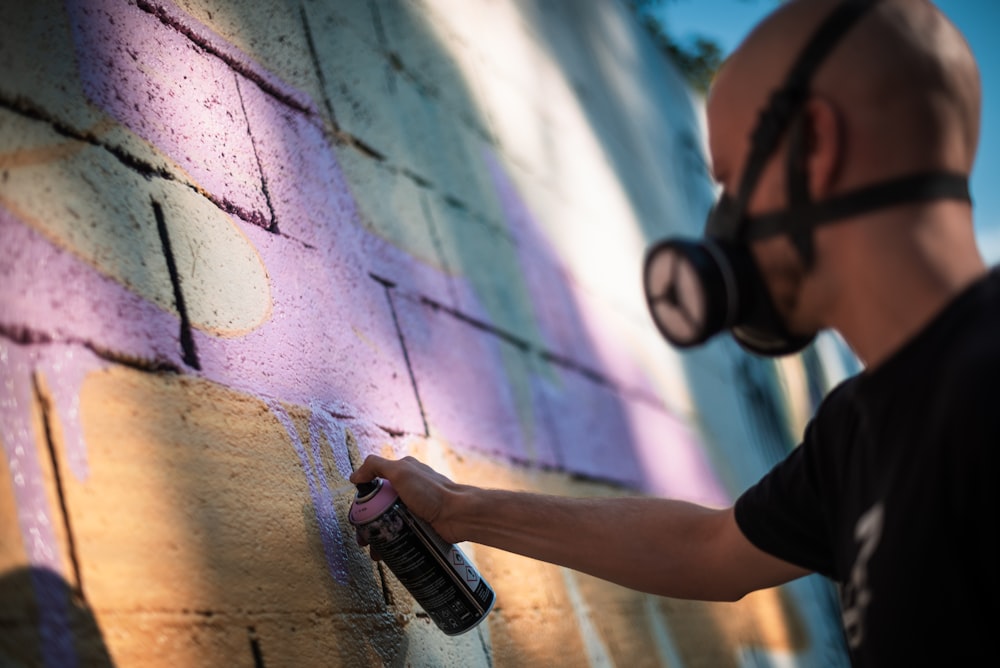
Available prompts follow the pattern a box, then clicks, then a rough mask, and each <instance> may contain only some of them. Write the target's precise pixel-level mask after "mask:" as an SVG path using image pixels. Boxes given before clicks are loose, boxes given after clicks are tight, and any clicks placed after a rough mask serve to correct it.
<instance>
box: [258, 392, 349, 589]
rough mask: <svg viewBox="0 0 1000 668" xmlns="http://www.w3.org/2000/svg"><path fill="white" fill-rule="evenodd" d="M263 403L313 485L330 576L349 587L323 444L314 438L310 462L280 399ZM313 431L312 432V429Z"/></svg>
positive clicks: (314, 502) (318, 523)
mask: <svg viewBox="0 0 1000 668" xmlns="http://www.w3.org/2000/svg"><path fill="white" fill-rule="evenodd" d="M263 401H264V403H266V404H267V407H268V408H269V409H270V410H271V413H273V414H274V416H275V417H276V418H277V419H278V421H279V422H280V423H281V424H282V426H283V427H284V428H285V431H287V432H288V437H289V438H290V439H291V441H292V447H294V448H295V453H296V454H297V455H298V456H299V462H301V464H302V470H303V471H305V474H306V483H307V484H308V485H309V494H310V496H311V497H312V502H313V509H314V510H315V512H316V523H317V525H318V526H319V535H320V540H321V541H322V543H323V553H324V554H325V556H326V563H327V567H328V568H329V570H330V575H331V576H333V579H334V580H336V581H337V582H338V583H340V584H342V585H346V584H347V583H348V582H349V581H350V577H349V576H348V573H347V565H346V564H347V552H346V550H345V549H344V536H343V534H342V533H341V531H340V522H339V520H338V519H337V510H336V508H335V507H334V505H333V494H332V492H331V491H330V487H329V485H328V484H327V480H326V474H325V473H324V472H323V466H322V460H321V459H320V458H319V441H318V439H313V438H310V440H311V441H312V443H311V446H312V450H313V459H310V457H309V453H307V452H306V449H305V447H304V446H303V445H302V441H301V439H300V438H299V431H298V429H296V428H295V423H294V422H293V421H292V418H291V417H290V416H289V415H288V412H287V411H286V410H285V408H284V407H283V406H282V405H281V404H280V403H279V402H278V401H277V400H276V399H266V398H265V399H263ZM310 431H312V429H311V428H310Z"/></svg>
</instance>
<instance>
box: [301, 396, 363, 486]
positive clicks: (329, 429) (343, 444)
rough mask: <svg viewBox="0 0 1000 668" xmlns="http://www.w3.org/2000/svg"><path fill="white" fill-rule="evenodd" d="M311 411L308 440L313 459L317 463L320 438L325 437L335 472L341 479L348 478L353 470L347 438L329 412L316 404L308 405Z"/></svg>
mask: <svg viewBox="0 0 1000 668" xmlns="http://www.w3.org/2000/svg"><path fill="white" fill-rule="evenodd" d="M309 410H310V411H311V413H310V415H309V440H310V442H311V443H312V444H313V457H315V458H316V461H319V442H320V436H321V435H322V436H326V442H327V443H328V444H329V445H330V452H332V453H333V461H334V462H335V463H336V464H337V471H338V472H339V473H340V475H341V477H344V478H349V477H350V476H351V473H352V472H353V471H354V468H353V467H352V466H351V459H350V456H349V455H348V454H347V437H346V435H345V434H344V429H343V428H342V427H341V426H340V425H339V424H337V423H336V422H335V421H334V420H333V418H332V417H330V413H329V411H327V410H326V408H324V407H323V405H322V404H320V403H318V402H313V403H311V404H310V405H309Z"/></svg>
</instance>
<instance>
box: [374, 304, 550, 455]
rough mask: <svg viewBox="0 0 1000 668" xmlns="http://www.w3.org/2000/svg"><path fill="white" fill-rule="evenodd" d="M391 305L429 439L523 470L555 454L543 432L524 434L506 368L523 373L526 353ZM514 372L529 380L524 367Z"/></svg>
mask: <svg viewBox="0 0 1000 668" xmlns="http://www.w3.org/2000/svg"><path fill="white" fill-rule="evenodd" d="M394 304H395V306H396V312H397V314H398V316H399V325H400V328H401V329H402V331H403V337H404V339H405V340H406V346H407V350H408V351H409V359H410V364H411V365H412V368H413V374H414V376H415V377H416V379H417V391H418V392H419V393H420V400H421V404H422V405H423V408H424V411H425V413H426V415H427V422H428V427H429V428H430V433H431V435H432V436H436V437H438V438H440V439H442V440H444V441H446V442H448V443H450V444H452V445H455V446H458V447H463V448H472V449H476V450H480V451H486V452H489V453H494V454H502V455H504V456H506V457H509V458H511V459H514V460H516V461H522V462H528V461H536V460H537V458H538V453H539V452H545V453H548V452H551V450H552V445H551V443H550V442H549V441H548V439H549V438H550V437H551V436H550V434H549V433H548V432H547V431H546V430H545V429H544V425H534V424H533V425H531V426H530V427H531V428H529V429H524V428H522V425H521V423H520V421H519V418H520V416H521V412H520V411H518V407H517V403H516V399H515V396H514V394H513V392H512V388H511V385H510V383H509V382H508V381H507V379H508V377H509V376H508V373H507V369H506V368H505V366H504V365H505V361H506V362H508V363H511V364H525V365H526V364H527V357H526V356H525V355H524V354H523V351H521V350H519V349H515V348H514V346H513V345H511V344H509V343H507V342H505V341H503V340H501V339H500V338H498V337H497V336H495V335H493V334H490V333H488V332H485V331H482V330H480V329H477V328H475V327H472V326H470V325H468V324H467V323H464V322H462V321H461V320H458V319H457V318H455V317H454V316H452V315H450V314H448V313H445V312H443V311H437V310H435V309H433V308H431V307H430V306H428V305H426V304H424V303H422V302H420V301H418V300H416V299H412V298H408V297H403V296H401V297H400V298H399V299H395V300H394ZM504 346H506V347H507V348H508V350H506V351H504V349H503V347H504ZM505 352H506V353H507V355H506V357H505V356H504V353H505ZM513 371H515V372H520V374H519V375H520V376H521V377H523V378H528V377H529V376H530V372H529V370H528V369H527V368H526V367H525V368H522V369H514V370H513ZM512 375H513V374H512ZM536 426H539V427H541V428H537V429H536V428H535V427H536Z"/></svg>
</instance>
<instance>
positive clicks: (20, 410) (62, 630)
mask: <svg viewBox="0 0 1000 668" xmlns="http://www.w3.org/2000/svg"><path fill="white" fill-rule="evenodd" d="M34 357H35V354H34V353H33V352H32V351H30V350H26V349H24V348H21V347H19V346H14V345H11V344H8V343H7V342H5V341H2V340H0V371H2V377H3V384H2V385H0V439H2V441H3V449H4V456H5V457H6V458H7V466H8V468H9V470H10V476H11V478H12V482H13V483H14V484H13V488H14V500H15V502H16V504H17V520H18V524H19V525H20V529H21V538H22V541H23V542H24V548H25V551H26V552H27V554H28V561H29V562H30V563H31V565H32V566H34V567H36V569H37V570H36V569H33V570H32V577H31V582H32V588H33V589H34V592H35V599H36V602H37V604H38V610H39V620H38V633H39V636H40V640H41V642H40V644H41V647H40V649H41V652H42V658H43V661H44V663H45V665H46V666H75V665H77V661H76V654H75V651H74V648H73V642H72V638H73V635H72V633H71V632H70V627H69V611H68V606H69V601H68V599H67V597H66V594H65V589H64V588H59V587H56V586H53V581H52V580H51V579H49V578H44V577H39V576H38V575H37V573H40V572H52V573H56V574H58V575H59V576H60V577H63V576H65V574H64V573H63V564H62V559H61V556H60V554H59V545H58V543H57V542H56V537H55V533H54V531H53V513H52V510H51V508H49V503H48V497H47V494H46V490H45V477H44V475H43V473H42V468H41V462H40V461H39V459H38V446H37V443H38V437H37V434H35V433H34V429H32V424H31V414H32V407H33V398H32V392H33V386H32V374H33V373H34V361H35V360H34ZM56 580H58V578H56Z"/></svg>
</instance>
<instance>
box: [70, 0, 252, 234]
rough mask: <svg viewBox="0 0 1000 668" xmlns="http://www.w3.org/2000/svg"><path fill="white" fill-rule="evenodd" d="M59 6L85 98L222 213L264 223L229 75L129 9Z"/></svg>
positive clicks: (114, 1)
mask: <svg viewBox="0 0 1000 668" xmlns="http://www.w3.org/2000/svg"><path fill="white" fill-rule="evenodd" d="M66 8H67V10H68V14H69V18H70V23H71V26H72V30H73V38H74V42H75V44H76V53H77V62H78V65H79V72H80V80H81V83H82V85H83V90H84V92H85V94H86V95H87V97H88V98H89V99H90V100H91V101H92V102H93V103H94V104H95V105H96V106H98V107H100V108H101V109H104V110H105V111H107V112H108V113H109V114H110V115H111V116H113V117H114V118H115V119H117V120H118V121H119V122H120V123H122V125H124V126H126V127H128V128H129V129H130V130H132V131H133V132H135V133H136V134H137V135H139V136H140V137H142V138H143V139H145V140H147V141H149V142H150V143H151V144H153V145H155V146H156V147H157V148H158V149H160V150H161V151H163V152H164V153H165V154H166V155H168V156H169V157H170V158H171V159H172V160H174V161H175V162H176V163H177V164H178V165H179V166H180V167H181V168H182V169H183V170H184V172H187V173H188V174H190V175H191V177H192V178H193V179H194V181H195V183H196V184H197V185H198V186H200V187H202V188H203V189H204V190H205V191H206V192H207V193H209V196H210V197H211V198H212V199H213V201H215V202H216V203H217V204H218V205H219V206H220V208H222V209H224V210H226V211H229V212H231V213H235V214H237V215H239V216H240V217H241V218H243V219H244V220H247V221H249V222H252V223H255V224H257V225H261V226H264V227H267V226H269V225H270V224H271V213H270V210H269V209H268V206H267V201H266V200H265V198H264V195H263V193H262V189H261V178H260V172H259V170H258V168H257V162H256V160H255V158H254V151H253V145H252V142H251V140H250V135H249V133H248V131H247V124H246V119H245V118H244V116H243V114H242V113H241V112H240V109H241V108H242V105H241V102H240V93H239V90H238V89H237V85H236V75H235V74H234V73H233V71H232V70H231V69H230V68H229V67H228V66H227V65H226V64H225V63H223V62H222V61H220V60H219V59H218V58H215V57H212V56H211V55H208V54H206V53H204V52H203V51H202V50H201V49H199V48H198V47H196V46H195V45H194V44H192V42H191V40H189V39H188V38H187V37H186V36H185V35H183V34H181V33H180V32H178V31H177V30H176V29H172V28H168V27H167V26H165V25H163V23H162V22H161V21H160V20H159V19H158V18H157V17H156V16H154V15H152V14H150V13H148V12H145V11H142V10H141V9H139V8H138V7H136V6H134V5H132V4H129V3H127V2H122V1H121V0H67V2H66ZM181 119H183V122H180V121H181Z"/></svg>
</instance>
